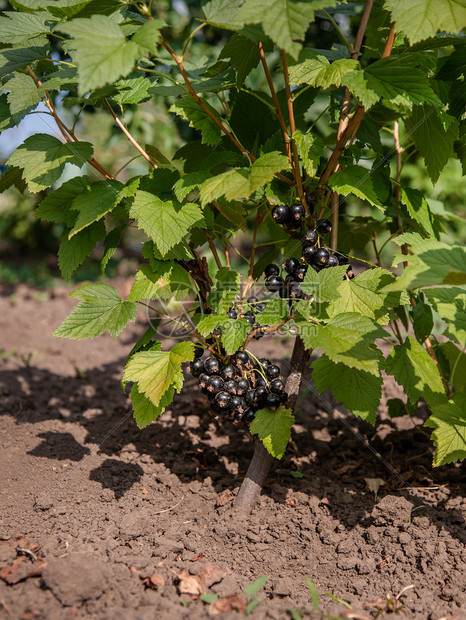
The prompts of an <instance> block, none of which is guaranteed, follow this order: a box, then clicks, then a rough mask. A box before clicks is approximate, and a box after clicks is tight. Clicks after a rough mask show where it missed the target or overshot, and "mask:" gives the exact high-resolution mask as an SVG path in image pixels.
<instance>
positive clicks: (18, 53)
mask: <svg viewBox="0 0 466 620" xmlns="http://www.w3.org/2000/svg"><path fill="white" fill-rule="evenodd" d="M49 49H50V46H49V45H34V46H31V47H14V48H13V49H3V50H1V51H0V79H3V78H4V77H5V76H6V75H9V74H10V73H12V72H13V71H16V70H17V69H22V68H23V67H25V66H26V65H29V64H31V63H33V62H36V60H41V59H42V58H45V57H46V56H47V53H48V51H49Z"/></svg>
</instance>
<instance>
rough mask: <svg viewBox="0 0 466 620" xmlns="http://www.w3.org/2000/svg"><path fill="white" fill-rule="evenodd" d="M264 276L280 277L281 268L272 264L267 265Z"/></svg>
mask: <svg viewBox="0 0 466 620" xmlns="http://www.w3.org/2000/svg"><path fill="white" fill-rule="evenodd" d="M264 275H265V277H266V278H271V277H272V276H278V275H280V267H279V266H278V265H274V264H273V263H271V264H270V265H267V267H266V268H265V269H264Z"/></svg>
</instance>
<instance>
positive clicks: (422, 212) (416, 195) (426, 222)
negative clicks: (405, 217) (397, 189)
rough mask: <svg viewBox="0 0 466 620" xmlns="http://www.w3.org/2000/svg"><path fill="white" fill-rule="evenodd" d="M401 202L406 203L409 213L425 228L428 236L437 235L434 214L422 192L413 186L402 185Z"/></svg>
mask: <svg viewBox="0 0 466 620" xmlns="http://www.w3.org/2000/svg"><path fill="white" fill-rule="evenodd" d="M401 202H402V203H403V204H404V205H405V207H406V209H407V210H408V213H409V215H410V216H411V217H412V218H413V220H415V221H416V222H417V223H418V224H419V225H420V226H421V227H422V228H423V230H424V231H425V233H426V234H427V235H428V236H431V237H436V236H437V235H436V233H435V230H434V216H433V215H432V212H431V210H430V208H429V205H428V203H427V200H426V199H425V198H424V196H423V195H422V194H421V192H419V191H418V190H417V189H413V188H411V187H402V188H401Z"/></svg>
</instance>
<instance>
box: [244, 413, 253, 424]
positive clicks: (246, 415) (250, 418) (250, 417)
mask: <svg viewBox="0 0 466 620" xmlns="http://www.w3.org/2000/svg"><path fill="white" fill-rule="evenodd" d="M255 416H256V412H255V411H254V409H246V411H245V412H244V413H243V420H244V421H245V422H246V423H247V424H251V422H252V421H253V420H254V418H255Z"/></svg>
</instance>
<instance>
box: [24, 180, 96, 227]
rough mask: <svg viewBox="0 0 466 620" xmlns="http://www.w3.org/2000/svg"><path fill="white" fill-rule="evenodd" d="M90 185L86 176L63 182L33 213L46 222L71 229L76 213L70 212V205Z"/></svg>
mask: <svg viewBox="0 0 466 620" xmlns="http://www.w3.org/2000/svg"><path fill="white" fill-rule="evenodd" d="M90 184H91V179H90V177H88V176H82V177H74V178H73V179H70V180H69V181H65V183H63V185H60V187H58V188H57V189H56V190H54V191H53V192H51V193H50V194H49V195H48V196H47V197H46V198H44V200H42V201H41V202H40V203H39V206H38V207H37V209H36V210H35V211H34V214H35V216H36V217H38V218H40V219H41V220H45V221H46V222H60V223H61V222H63V223H65V224H66V225H67V226H69V227H70V228H71V227H72V226H73V225H74V223H75V221H76V216H77V213H76V212H74V211H72V210H71V203H72V201H73V200H74V199H75V198H76V196H78V195H79V194H81V193H82V192H84V191H86V189H87V188H88V187H89V186H90Z"/></svg>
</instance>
